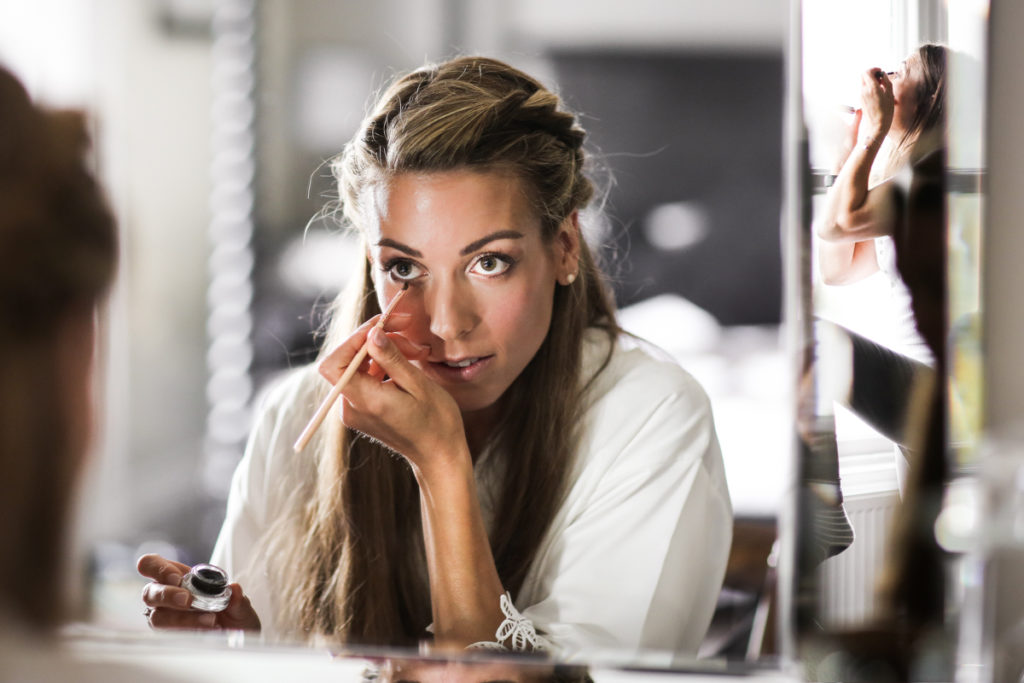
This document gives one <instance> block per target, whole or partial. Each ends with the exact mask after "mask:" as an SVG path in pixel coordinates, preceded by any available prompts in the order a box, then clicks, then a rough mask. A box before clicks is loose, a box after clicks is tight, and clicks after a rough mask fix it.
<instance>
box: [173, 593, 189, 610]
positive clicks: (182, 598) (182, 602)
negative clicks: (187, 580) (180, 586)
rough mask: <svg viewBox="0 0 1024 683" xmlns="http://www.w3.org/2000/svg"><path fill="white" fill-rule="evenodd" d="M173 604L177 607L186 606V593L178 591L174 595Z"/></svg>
mask: <svg viewBox="0 0 1024 683" xmlns="http://www.w3.org/2000/svg"><path fill="white" fill-rule="evenodd" d="M174 604H175V605H177V606H178V607H188V593H178V594H177V595H175V596H174Z"/></svg>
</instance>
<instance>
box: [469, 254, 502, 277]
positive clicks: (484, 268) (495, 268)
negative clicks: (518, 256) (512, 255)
mask: <svg viewBox="0 0 1024 683" xmlns="http://www.w3.org/2000/svg"><path fill="white" fill-rule="evenodd" d="M511 267H512V260H511V259H509V258H508V257H507V256H501V255H498V254H484V255H483V256H481V257H480V258H478V259H477V260H476V262H475V263H473V267H472V268H471V269H470V272H473V273H479V274H480V275H501V274H502V273H504V272H505V271H507V270H508V269H509V268H511Z"/></svg>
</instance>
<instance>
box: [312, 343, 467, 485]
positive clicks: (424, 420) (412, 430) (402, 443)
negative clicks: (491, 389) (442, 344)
mask: <svg viewBox="0 0 1024 683" xmlns="http://www.w3.org/2000/svg"><path fill="white" fill-rule="evenodd" d="M366 340H369V344H368V345H367V350H368V352H369V355H368V358H370V359H372V365H373V367H375V368H377V369H376V371H374V370H373V368H372V367H370V368H364V369H361V371H360V372H358V373H356V375H355V376H354V377H353V378H352V380H351V381H350V382H349V384H348V386H347V387H346V388H345V390H344V391H343V392H342V400H341V401H340V403H339V405H340V413H341V420H342V422H344V423H345V425H346V426H348V427H350V428H352V429H355V430H358V431H360V432H362V433H364V434H366V435H368V436H371V437H373V438H374V439H377V440H379V441H381V442H382V443H383V444H384V445H386V446H387V447H388V448H391V449H392V450H394V451H396V452H398V453H400V454H402V455H403V456H405V458H406V460H408V461H409V463H410V464H411V465H412V466H413V468H414V470H416V471H417V473H422V472H423V470H424V469H429V468H430V466H432V465H437V464H441V461H440V460H439V458H444V456H445V454H451V453H452V452H453V448H455V449H458V448H459V446H460V445H461V447H462V448H463V449H465V450H464V452H465V453H466V454H467V455H468V448H467V447H466V446H465V430H464V428H463V423H462V415H461V413H460V411H459V407H458V405H457V404H456V403H455V399H453V398H452V397H451V395H450V394H449V393H448V392H447V391H445V390H444V389H443V388H441V387H440V386H439V385H437V384H436V383H435V382H433V381H432V380H430V379H429V378H428V377H427V376H426V375H424V374H423V372H422V371H421V370H420V369H419V368H417V367H415V366H414V365H413V364H412V363H410V362H409V359H410V358H412V359H416V360H423V359H426V357H427V356H428V355H429V352H430V349H429V347H421V346H419V345H418V344H415V343H414V342H411V341H409V340H408V339H405V338H404V337H402V336H401V335H398V334H393V333H384V332H383V331H382V330H380V329H379V328H377V327H374V326H372V325H371V326H369V327H367V326H366V325H364V326H363V327H360V328H359V329H358V330H357V331H356V333H355V334H353V335H352V336H351V337H349V339H348V340H346V341H345V342H344V343H343V344H341V345H340V346H339V347H338V348H336V349H334V350H333V351H332V352H331V353H330V354H329V355H328V356H327V357H326V358H325V359H324V360H323V361H322V362H321V364H320V374H322V375H323V376H324V377H325V378H327V380H328V381H330V382H332V383H334V382H336V381H337V379H338V378H339V377H340V376H341V373H342V371H343V369H344V368H345V366H346V365H347V364H348V362H349V361H350V360H351V359H352V358H353V357H354V356H355V354H356V353H357V352H358V351H359V349H360V348H361V346H362V345H363V343H364V342H365V341H366Z"/></svg>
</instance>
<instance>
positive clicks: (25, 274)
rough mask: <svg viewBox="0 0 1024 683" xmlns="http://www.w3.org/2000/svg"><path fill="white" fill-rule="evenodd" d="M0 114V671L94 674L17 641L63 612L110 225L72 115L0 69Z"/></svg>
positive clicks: (44, 676)
mask: <svg viewBox="0 0 1024 683" xmlns="http://www.w3.org/2000/svg"><path fill="white" fill-rule="evenodd" d="M0 121H2V125H0V206H2V207H3V210H2V211H0V548H2V549H3V561H2V562H0V678H3V679H4V680H97V677H96V676H95V674H101V673H102V672H99V671H96V670H93V669H91V668H90V667H88V666H85V665H83V664H82V663H80V662H79V663H78V665H76V666H72V664H71V663H70V662H68V661H66V660H65V659H64V658H62V657H54V654H55V653H54V652H50V651H48V650H42V651H37V650H36V649H35V644H34V643H30V641H28V640H27V639H25V638H24V636H25V635H31V636H37V635H49V634H50V633H51V631H52V629H53V628H55V627H56V626H57V625H58V624H60V622H61V621H63V620H64V619H65V618H66V617H67V614H66V612H65V607H66V605H65V604H64V599H63V598H64V593H63V591H62V587H63V586H64V585H65V581H64V579H65V577H64V576H63V570H64V568H65V567H67V566H68V558H67V556H66V552H67V548H66V541H67V534H66V532H67V524H68V521H69V515H70V513H71V511H72V508H73V500H74V494H75V489H76V484H77V482H78V479H79V475H80V474H81V473H82V469H83V465H84V462H85V460H86V455H87V450H88V444H89V441H90V434H91V427H92V415H93V411H92V390H93V387H92V372H93V365H94V364H93V349H94V323H95V319H96V307H97V305H98V304H99V303H100V302H101V301H102V299H103V298H104V296H105V294H106V291H107V288H108V287H109V285H110V282H111V280H112V278H113V274H114V265H115V261H116V256H117V245H116V236H115V229H114V221H113V218H112V216H111V214H110V212H109V211H108V210H107V207H106V204H105V202H104V199H103V196H102V193H101V192H100V189H99V187H98V186H97V184H96V182H95V180H94V179H93V177H92V175H91V173H90V172H89V170H88V166H87V164H86V161H85V155H86V152H87V148H88V136H87V134H86V131H85V125H84V121H83V119H82V117H81V116H80V115H77V114H75V113H71V112H60V113H57V112H49V111H45V110H43V109H41V108H39V107H36V106H35V105H33V104H32V103H31V102H30V101H29V98H28V95H27V94H26V92H25V90H24V88H22V86H21V84H20V83H18V81H17V80H15V78H14V77H13V76H12V75H11V74H10V73H8V72H7V71H5V70H4V69H2V68H0ZM23 667H24V668H23ZM110 673H112V672H110V671H107V674H110ZM99 679H100V680H110V677H109V676H108V677H107V678H105V679H104V678H102V676H101V677H100V678H99ZM118 680H127V679H118Z"/></svg>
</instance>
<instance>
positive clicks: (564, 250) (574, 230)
mask: <svg viewBox="0 0 1024 683" xmlns="http://www.w3.org/2000/svg"><path fill="white" fill-rule="evenodd" d="M580 240H581V237H580V220H579V211H573V212H572V213H571V214H569V215H568V216H566V218H565V220H564V221H562V224H561V225H560V226H559V227H558V234H557V235H556V236H555V259H556V263H555V272H556V274H557V279H558V283H559V284H561V285H571V284H572V283H573V282H574V281H575V280H576V277H577V276H578V275H579V271H580Z"/></svg>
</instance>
